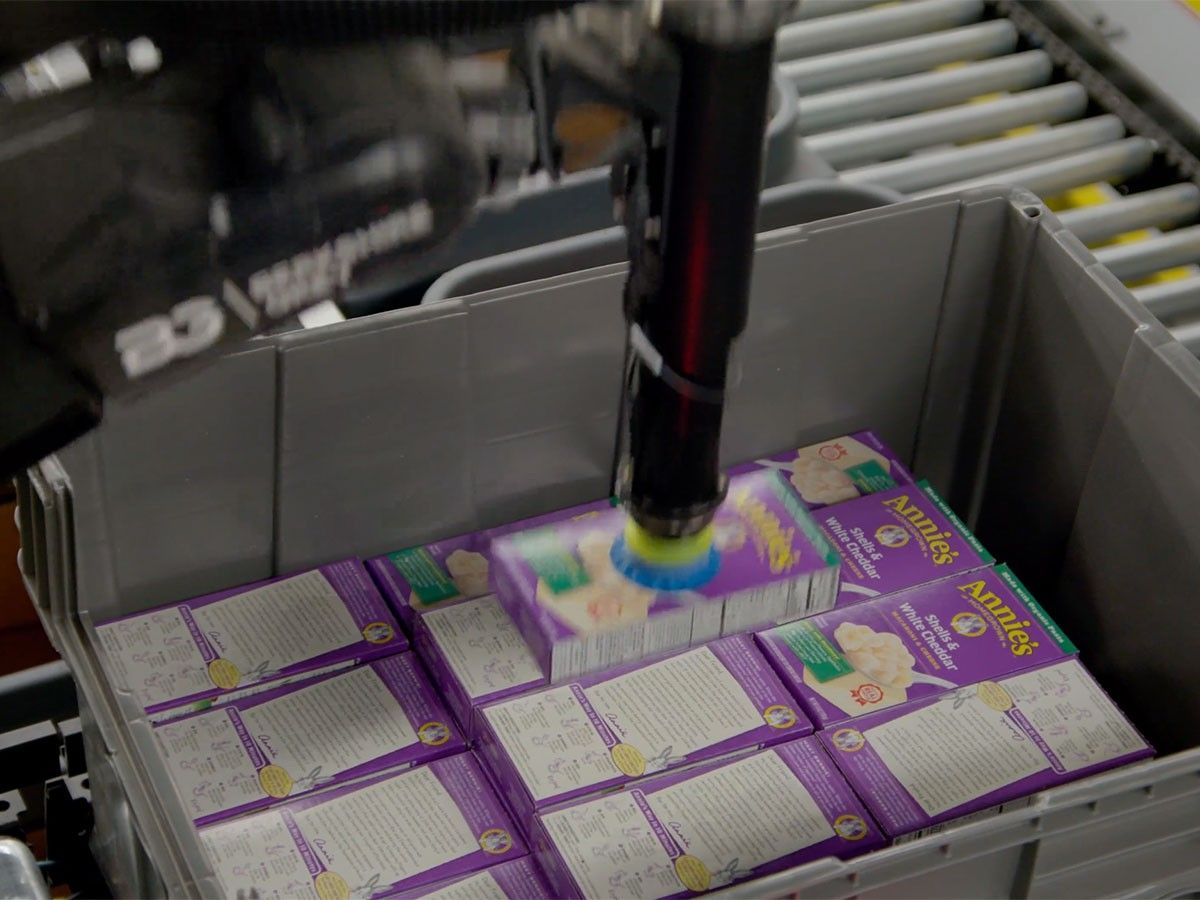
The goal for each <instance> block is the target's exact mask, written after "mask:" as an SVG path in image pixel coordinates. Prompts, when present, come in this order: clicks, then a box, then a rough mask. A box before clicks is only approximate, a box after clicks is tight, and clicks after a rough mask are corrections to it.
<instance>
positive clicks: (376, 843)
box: [200, 753, 526, 900]
mask: <svg viewBox="0 0 1200 900" xmlns="http://www.w3.org/2000/svg"><path fill="white" fill-rule="evenodd" d="M200 840H201V842H202V843H203V844H204V848H205V850H206V851H207V852H208V856H209V860H210V861H211V863H212V866H213V870H214V871H215V873H216V875H217V878H218V879H219V880H220V882H221V886H222V888H223V890H224V893H225V895H226V896H228V897H235V896H247V897H248V896H251V891H255V892H257V896H258V897H261V898H263V900H267V898H283V897H313V896H315V897H359V898H369V897H383V896H387V895H388V894H391V893H394V892H396V891H399V890H412V889H415V888H418V887H421V886H423V885H426V884H432V883H435V882H438V881H443V880H445V879H447V878H454V877H457V876H459V875H466V874H469V873H471V872H475V871H478V870H479V869H483V868H486V867H487V866H491V865H496V864H498V863H501V862H506V861H508V860H510V859H516V858H518V857H521V856H524V855H525V853H526V847H525V842H524V841H523V840H522V839H521V837H520V835H519V834H518V833H517V832H516V830H515V829H514V828H513V826H512V821H511V820H510V819H509V817H508V814H507V813H506V812H505V811H504V808H503V806H502V805H501V803H500V801H499V800H498V799H497V797H496V795H495V794H494V793H493V792H492V789H491V788H490V787H489V786H488V783H487V780H486V779H485V778H484V775H483V771H482V770H481V769H480V768H479V763H477V762H476V761H475V759H474V757H472V756H471V754H470V753H460V754H458V755H457V756H450V757H447V758H445V759H438V760H434V761H433V762H431V763H428V764H427V765H424V766H417V767H416V768H413V769H408V770H406V771H404V772H400V773H399V774H394V773H393V774H388V775H383V776H376V777H374V778H370V779H366V780H363V781H358V782H355V783H354V784H350V785H345V786H343V787H338V788H331V789H330V790H327V791H321V792H319V793H316V794H312V795H310V796H308V797H302V798H300V799H297V800H290V801H288V802H287V803H283V804H280V805H279V806H276V807H272V808H271V809H266V810H262V811H260V812H256V813H251V814H250V815H248V816H242V817H241V818H238V819H231V820H230V821H228V822H222V823H220V824H218V825H210V826H209V827H208V828H202V829H201V830H200Z"/></svg>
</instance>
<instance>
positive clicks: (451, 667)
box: [413, 595, 546, 740]
mask: <svg viewBox="0 0 1200 900" xmlns="http://www.w3.org/2000/svg"><path fill="white" fill-rule="evenodd" d="M413 647H414V648H415V649H416V651H417V653H418V655H420V657H421V659H422V660H423V661H424V662H425V665H426V666H427V667H428V668H429V673H430V675H431V677H432V678H433V682H434V684H436V685H437V687H438V690H439V691H441V693H442V696H443V697H445V698H446V704H447V705H448V706H449V707H450V709H451V710H452V711H453V713H454V715H455V717H456V718H457V719H458V723H459V726H460V727H461V728H462V730H463V733H464V734H466V736H467V738H468V740H472V739H473V738H474V728H475V722H474V710H475V708H476V707H478V706H482V705H483V704H485V703H493V702H495V701H497V700H503V699H505V698H507V697H515V696H516V695H518V694H524V693H528V692H529V691H531V690H535V689H536V688H539V687H542V686H543V685H545V684H546V676H545V674H543V672H542V670H541V667H539V666H538V662H537V660H536V659H534V657H533V651H531V650H530V649H529V645H528V644H527V643H525V638H523V637H522V636H521V632H519V631H518V630H517V626H516V625H515V624H513V620H512V619H511V618H510V617H509V615H508V613H506V612H505V611H504V608H503V607H502V606H501V605H500V601H499V600H497V599H496V597H495V596H494V595H488V596H486V597H477V598H475V599H474V600H461V601H459V602H458V603H448V604H444V605H442V606H439V607H438V608H437V609H431V610H429V611H427V612H425V613H423V614H422V615H420V616H418V617H417V619H416V627H415V628H414V629H413Z"/></svg>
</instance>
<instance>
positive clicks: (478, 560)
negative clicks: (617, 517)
mask: <svg viewBox="0 0 1200 900" xmlns="http://www.w3.org/2000/svg"><path fill="white" fill-rule="evenodd" d="M611 506H612V501H610V500H597V501H595V502H593V503H585V504H582V505H580V506H572V507H569V508H567V509H560V510H555V511H554V512H549V513H545V514H543V515H540V516H534V517H532V518H529V519H522V520H521V521H519V522H511V523H509V524H506V525H499V526H497V527H495V528H489V529H486V530H484V531H474V532H471V533H469V534H460V535H456V536H454V537H449V538H446V539H444V540H440V541H434V542H433V543H430V544H424V545H422V546H418V547H406V548H405V549H403V550H396V551H394V552H392V553H385V554H383V555H382V556H375V557H372V558H371V559H368V560H367V562H366V565H367V569H368V570H369V571H370V573H371V575H372V577H374V579H375V581H376V583H377V584H378V585H379V589H380V590H381V591H382V592H383V595H384V596H385V597H386V598H387V600H388V602H389V603H390V604H391V605H392V608H393V609H394V610H395V611H396V615H397V616H399V618H400V624H401V625H403V626H404V628H405V629H406V630H407V631H408V633H409V634H412V632H413V629H414V628H415V627H416V619H417V617H418V616H420V615H421V614H422V613H424V612H425V611H426V610H429V609H434V608H436V607H438V606H441V605H443V604H445V603H448V602H450V601H453V600H462V599H464V598H471V597H482V596H484V595H485V594H490V593H491V592H492V591H493V590H494V584H493V576H492V541H493V540H495V539H496V538H497V537H500V536H501V535H505V534H510V533H511V532H514V531H521V530H523V529H526V528H536V527H537V526H539V525H545V524H547V523H550V522H557V521H560V520H562V519H571V518H575V517H578V516H587V515H588V514H590V513H594V512H598V511H599V510H602V509H609V508H610V507H611Z"/></svg>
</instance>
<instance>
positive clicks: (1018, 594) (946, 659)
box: [757, 566, 1076, 728]
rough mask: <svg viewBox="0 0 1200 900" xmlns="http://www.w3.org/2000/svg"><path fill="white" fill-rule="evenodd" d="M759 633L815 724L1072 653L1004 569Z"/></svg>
mask: <svg viewBox="0 0 1200 900" xmlns="http://www.w3.org/2000/svg"><path fill="white" fill-rule="evenodd" d="M757 639H758V642H759V647H760V648H761V649H762V651H763V654H764V655H765V656H766V657H767V659H768V660H770V662H771V664H772V665H773V666H774V667H775V671H776V672H778V673H779V676H780V677H781V678H782V679H783V682H784V684H786V685H787V686H788V687H789V688H791V689H792V692H793V693H794V694H795V695H796V699H797V700H799V701H800V705H801V706H802V707H803V708H804V711H805V712H806V713H807V714H808V717H809V718H810V719H812V720H813V722H814V723H816V725H817V727H818V728H826V727H828V726H829V725H832V724H834V723H837V722H844V721H846V720H847V719H851V718H854V717H856V716H861V715H865V714H867V713H871V712H875V711H876V710H880V709H888V708H889V707H892V706H898V705H899V704H901V703H904V702H906V701H908V700H912V699H915V698H918V697H928V696H931V695H933V694H940V693H942V692H943V691H946V690H950V689H953V688H957V687H961V686H962V685H967V684H975V683H976V682H978V681H983V680H984V679H987V678H998V677H1000V676H1002V675H1008V674H1011V673H1013V672H1017V671H1019V670H1021V669H1027V668H1029V667H1030V666H1036V665H1041V664H1043V663H1048V662H1053V661H1055V660H1059V659H1062V658H1064V657H1067V656H1071V655H1072V654H1074V653H1075V652H1076V649H1075V645H1074V644H1072V643H1071V642H1070V641H1069V640H1068V639H1067V637H1066V635H1064V634H1063V633H1062V630H1061V629H1060V628H1059V627H1058V626H1057V625H1056V624H1055V623H1054V621H1053V620H1052V619H1051V618H1050V617H1049V616H1048V615H1047V614H1046V612H1045V610H1043V609H1042V607H1041V606H1040V605H1038V603H1037V601H1036V600H1034V599H1033V596H1032V595H1031V594H1030V593H1029V591H1028V590H1026V588H1025V586H1024V585H1023V584H1021V582H1020V581H1019V580H1018V579H1017V577H1016V575H1014V574H1013V573H1012V571H1011V570H1010V569H1009V568H1008V566H996V567H995V568H987V569H977V570H975V571H974V572H965V573H963V574H962V575H960V576H958V577H957V578H954V577H951V578H945V579H943V580H941V581H936V582H934V583H932V584H926V585H922V586H921V587H916V588H912V589H911V590H907V591H900V592H899V593H895V594H889V595H888V596H886V597H878V598H876V599H874V600H867V601H864V602H862V603H853V604H850V605H849V606H841V607H838V608H837V609H833V610H830V611H829V612H825V613H821V614H820V615H819V616H812V617H811V618H808V619H804V620H802V621H799V622H790V623H788V624H787V625H780V626H779V627H778V628H772V629H771V630H769V631H764V632H762V633H760V634H759V635H757Z"/></svg>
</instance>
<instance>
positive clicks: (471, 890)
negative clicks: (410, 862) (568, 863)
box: [393, 856, 555, 900]
mask: <svg viewBox="0 0 1200 900" xmlns="http://www.w3.org/2000/svg"><path fill="white" fill-rule="evenodd" d="M393 897H394V898H395V900H418V898H424V900H555V897H554V895H553V894H551V893H550V888H549V886H548V885H547V884H546V881H545V879H544V878H543V877H542V872H541V870H540V869H539V868H538V866H537V863H536V862H534V861H533V857H532V856H522V857H521V858H520V859H514V860H512V861H511V862H506V863H500V865H498V866H489V867H488V868H486V869H483V870H482V871H479V872H475V873H474V874H473V875H462V876H459V877H458V878H451V879H449V880H447V881H439V882H438V883H437V884H431V885H427V886H426V887H424V888H418V889H417V890H415V891H401V892H400V893H399V894H394V895H393Z"/></svg>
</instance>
